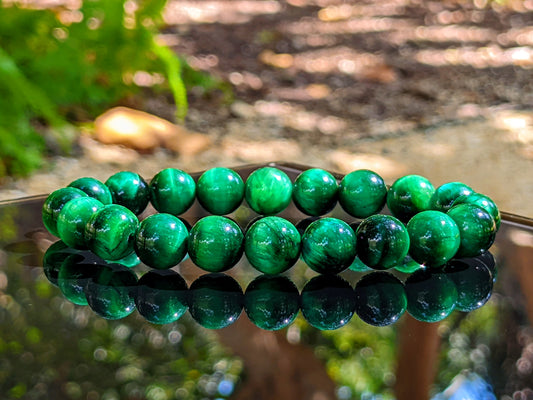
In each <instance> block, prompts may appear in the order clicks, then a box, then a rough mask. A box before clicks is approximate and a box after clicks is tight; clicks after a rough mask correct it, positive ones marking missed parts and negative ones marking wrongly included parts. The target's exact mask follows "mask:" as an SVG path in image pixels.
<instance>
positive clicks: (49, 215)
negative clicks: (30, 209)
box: [42, 187, 88, 237]
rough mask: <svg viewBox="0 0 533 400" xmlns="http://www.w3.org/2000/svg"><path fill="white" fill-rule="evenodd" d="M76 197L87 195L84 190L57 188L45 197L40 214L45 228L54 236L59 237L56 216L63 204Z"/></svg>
mask: <svg viewBox="0 0 533 400" xmlns="http://www.w3.org/2000/svg"><path fill="white" fill-rule="evenodd" d="M78 197H88V196H87V194H85V192H83V191H81V190H80V189H76V188H71V187H67V188H62V189H58V190H56V191H54V192H52V193H50V195H49V196H48V197H47V198H46V200H45V201H44V204H43V210H42V216H43V223H44V226H45V228H46V229H47V230H48V232H50V233H51V234H52V235H54V236H58V237H59V233H58V232H57V218H58V217H59V213H60V211H61V210H62V209H63V207H64V206H65V204H67V203H68V202H69V201H70V200H72V199H76V198H78Z"/></svg>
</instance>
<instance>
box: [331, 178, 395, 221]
mask: <svg viewBox="0 0 533 400" xmlns="http://www.w3.org/2000/svg"><path fill="white" fill-rule="evenodd" d="M386 199H387V186H386V185H385V182H384V181H383V178H382V177H381V176H379V175H378V174H376V173H375V172H373V171H369V170H367V169H359V170H357V171H353V172H350V173H349V174H348V175H346V176H345V177H344V178H343V179H342V181H341V184H340V186H339V203H340V205H341V206H342V208H343V209H344V211H346V212H347V213H348V214H350V215H352V216H354V217H356V218H366V217H369V216H371V215H373V214H376V213H378V212H379V211H381V209H382V208H383V206H384V205H385V201H386Z"/></svg>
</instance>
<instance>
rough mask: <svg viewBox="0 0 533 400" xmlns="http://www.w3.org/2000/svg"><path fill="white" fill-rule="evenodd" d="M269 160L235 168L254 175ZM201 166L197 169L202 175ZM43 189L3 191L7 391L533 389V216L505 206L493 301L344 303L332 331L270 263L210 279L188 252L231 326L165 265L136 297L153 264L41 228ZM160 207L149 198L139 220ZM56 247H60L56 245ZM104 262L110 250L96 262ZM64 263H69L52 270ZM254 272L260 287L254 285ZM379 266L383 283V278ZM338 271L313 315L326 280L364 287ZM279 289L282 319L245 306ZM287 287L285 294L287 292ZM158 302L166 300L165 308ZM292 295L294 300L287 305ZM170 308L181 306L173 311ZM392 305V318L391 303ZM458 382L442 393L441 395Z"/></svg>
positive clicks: (0, 284) (313, 297) (244, 211)
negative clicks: (373, 311)
mask: <svg viewBox="0 0 533 400" xmlns="http://www.w3.org/2000/svg"><path fill="white" fill-rule="evenodd" d="M269 165H271V166H276V167H278V168H280V169H282V170H283V171H284V172H285V173H287V175H288V176H289V177H290V178H291V180H292V181H293V182H294V180H295V179H296V177H297V176H298V174H299V173H300V172H301V171H302V170H303V169H306V167H303V166H298V165H292V164H269ZM258 167H260V166H245V167H240V168H236V169H235V170H236V171H237V172H238V173H239V174H240V175H241V177H242V178H243V179H246V177H247V176H248V175H249V174H250V173H251V172H252V171H253V170H255V169H256V168H258ZM192 176H193V177H194V178H195V180H196V179H198V177H199V176H200V173H197V174H192ZM336 178H338V179H340V178H342V177H341V176H336ZM45 198H46V196H37V197H32V198H26V199H22V200H17V201H13V202H9V201H8V202H2V203H0V249H1V250H0V397H1V398H2V399H4V398H6V399H11V398H28V399H48V398H54V399H123V398H124V399H204V398H205V399H219V398H223V399H224V398H232V399H233V398H234V399H250V398H254V399H271V398H272V399H274V398H276V399H289V398H298V399H334V398H339V399H352V398H353V399H359V398H362V399H393V398H396V399H399V400H400V399H426V398H433V397H434V398H435V399H439V400H440V399H447V398H454V397H450V396H449V394H450V393H452V392H453V391H454V390H455V391H456V393H460V392H457V390H458V388H460V389H461V390H470V391H471V393H474V392H475V390H477V392H475V393H481V392H482V391H483V390H486V387H485V386H484V385H486V383H489V384H491V385H492V390H493V392H494V393H495V396H496V398H498V399H512V398H513V395H515V396H517V392H521V393H523V394H524V396H526V395H527V393H528V390H529V389H528V388H532V387H533V328H532V322H533V295H532V293H533V290H532V289H533V274H531V271H530V269H531V260H532V259H533V258H532V256H533V221H532V220H530V219H527V218H522V217H519V216H516V215H511V214H508V213H502V226H501V228H500V230H499V232H498V234H497V237H496V242H495V245H494V246H493V247H492V248H491V253H492V254H493V255H494V256H495V258H496V266H497V267H496V273H495V274H494V276H495V283H494V289H493V293H492V296H491V297H490V299H489V300H488V302H487V303H486V304H485V305H483V306H482V307H480V308H479V309H477V310H475V311H471V312H468V313H467V312H460V311H457V310H456V311H453V312H452V314H451V315H450V316H449V317H447V318H445V319H444V320H442V321H441V322H435V323H426V322H419V321H417V320H415V319H414V318H412V317H411V316H409V315H408V314H407V312H406V313H405V314H403V315H402V316H401V317H400V318H399V319H398V321H396V322H393V323H392V324H391V325H388V326H384V327H374V326H371V325H368V324H367V323H365V322H363V320H361V318H359V317H358V316H357V315H354V316H353V317H352V318H351V320H350V321H349V322H347V323H346V322H345V321H344V320H343V318H346V315H345V313H344V314H343V312H344V310H343V309H342V307H338V308H337V309H336V311H338V313H339V315H342V316H341V317H339V318H340V320H338V321H330V320H332V318H333V317H334V316H332V315H331V314H330V315H328V316H326V317H325V318H324V320H328V321H330V322H331V323H332V325H331V326H335V327H337V326H341V325H343V326H342V327H340V328H339V329H335V330H331V331H320V330H318V329H317V328H315V327H313V326H311V325H310V324H309V323H308V322H306V321H305V319H304V317H303V316H302V312H301V311H300V312H299V313H298V316H297V317H296V319H295V320H294V321H293V322H292V323H291V321H292V318H293V317H294V316H293V315H292V314H293V312H294V304H295V303H294V296H293V293H294V292H293V289H292V287H291V284H290V281H283V282H277V283H276V282H274V281H272V282H266V281H265V280H264V279H260V280H257V277H258V276H259V275H261V273H260V272H258V271H256V270H255V269H253V268H252V267H251V266H250V265H249V263H248V262H247V260H246V257H244V256H243V257H242V258H241V260H240V262H239V263H238V264H237V266H235V267H234V268H232V269H230V270H229V271H226V274H227V276H225V275H223V276H219V274H217V275H216V276H215V275H212V276H210V277H205V278H202V279H201V280H200V281H199V280H198V279H199V278H200V277H201V276H203V275H206V272H205V271H202V270H200V269H199V268H198V267H196V266H194V264H193V263H192V262H191V260H190V259H188V258H186V259H185V260H184V261H182V262H181V263H180V264H179V265H178V266H176V267H174V268H173V271H175V272H177V273H179V275H181V277H183V278H184V280H185V282H186V284H187V287H188V288H191V286H193V288H194V289H195V290H194V296H189V299H190V298H191V297H194V298H195V299H199V300H198V302H197V303H195V310H194V314H195V316H196V318H197V319H199V320H201V321H202V325H204V326H208V327H220V326H225V325H226V324H228V321H229V322H231V324H230V325H229V326H227V327H226V328H223V329H214V330H213V329H206V328H204V327H202V326H201V325H200V324H199V323H197V322H196V321H195V320H194V319H193V318H192V317H191V313H190V312H185V313H183V310H184V303H185V302H186V301H185V300H184V294H183V286H182V282H181V279H180V278H179V276H178V275H175V274H172V273H170V275H172V279H173V281H172V282H171V281H170V280H171V278H170V275H169V274H168V273H167V274H160V275H158V276H153V277H151V279H147V278H145V279H143V281H142V282H141V283H144V286H143V288H144V289H143V290H144V291H143V297H142V299H141V300H139V299H135V298H134V296H131V293H132V292H135V290H136V287H137V285H138V283H137V281H138V279H139V278H140V277H141V276H143V275H145V274H146V272H148V271H150V269H149V268H148V267H146V266H144V265H142V264H140V265H138V266H135V267H133V268H128V267H127V265H129V264H128V263H127V262H126V261H125V262H124V264H125V265H126V266H122V267H118V266H116V265H115V266H113V267H112V268H115V271H111V267H109V266H106V265H102V262H101V261H98V260H97V258H96V257H95V256H92V255H91V254H90V253H88V252H85V253H83V252H82V253H79V252H75V251H71V250H65V249H64V248H63V247H62V245H61V243H57V238H55V237H53V236H52V235H50V234H49V233H48V232H47V231H46V230H45V228H44V226H43V223H42V219H41V207H42V204H43V202H44V200H45ZM153 212H154V210H153V208H151V207H150V208H149V209H147V210H146V211H145V212H144V213H143V215H141V216H140V218H141V219H142V218H144V217H146V216H147V215H149V214H151V213H153ZM384 212H385V213H386V212H387V211H386V210H384ZM205 215H207V213H206V212H205V210H204V209H203V208H202V207H201V206H200V205H199V204H198V202H197V201H195V203H194V204H193V206H192V208H191V209H189V210H188V211H187V212H186V213H185V214H183V215H182V216H181V217H182V218H183V219H184V220H186V221H187V222H188V223H189V224H190V225H193V224H194V223H195V222H196V221H197V220H198V219H199V218H201V217H203V216H205ZM280 216H282V217H284V218H286V219H288V220H289V221H291V222H292V223H293V224H295V225H296V226H297V227H300V228H301V226H303V225H305V224H306V223H308V222H309V221H304V222H302V220H305V219H306V218H308V217H306V216H305V215H304V214H302V213H301V212H300V211H299V210H298V209H297V208H296V207H295V206H294V204H292V203H291V204H290V205H289V207H288V208H287V209H286V210H285V211H283V212H282V213H281V214H280ZM328 216H333V217H336V218H340V219H343V220H344V221H346V222H348V223H349V224H354V223H355V224H357V222H358V221H357V220H356V219H355V218H353V217H350V216H349V215H348V214H346V213H345V212H343V211H342V209H341V208H340V207H339V206H337V207H336V208H335V209H334V210H333V211H331V212H330V213H329V214H328ZM230 217H231V218H233V219H234V220H235V221H236V222H237V223H238V224H239V225H240V226H241V228H242V229H243V230H244V229H245V228H246V226H248V225H249V223H250V222H251V221H252V220H254V219H255V218H256V217H257V214H256V213H254V212H253V211H252V210H250V209H249V208H248V207H247V206H246V205H245V204H243V205H242V206H241V207H239V208H238V209H237V210H236V211H235V212H234V213H232V214H230ZM352 226H354V225H352ZM52 245H53V246H55V247H54V248H52V250H54V249H55V250H57V251H56V252H52V251H51V250H49V249H50V246H52ZM47 250H48V252H47ZM45 253H46V255H47V256H46V259H45V260H44V265H45V268H43V257H44V255H45ZM58 257H59V258H58ZM135 261H136V260H133V262H132V263H133V264H135ZM95 262H99V264H100V266H99V267H98V268H96V267H95ZM58 263H59V265H61V266H62V268H60V269H55V268H54V265H58ZM65 266H66V267H65ZM361 269H362V268H359V267H358V266H357V265H355V264H354V265H353V266H352V267H350V269H349V270H347V271H345V272H343V273H342V274H341V275H340V276H341V277H342V278H343V279H344V280H345V281H347V282H348V284H349V285H350V286H351V287H352V288H353V287H355V285H356V284H357V282H359V281H360V279H361V278H362V277H363V276H367V275H368V274H369V273H371V271H370V272H369V271H361ZM404 270H407V268H405V269H404ZM394 274H395V275H396V276H397V277H398V278H399V279H400V280H401V281H402V282H405V280H406V279H407V277H408V276H409V275H408V274H406V273H401V272H399V271H395V272H394ZM283 275H284V276H287V277H288V278H289V279H290V280H291V281H292V282H293V283H294V285H295V286H296V288H297V289H298V291H299V292H300V293H301V292H302V291H303V290H304V288H306V285H307V283H308V282H309V281H311V280H312V279H313V278H314V277H315V276H317V274H316V273H315V272H313V271H312V270H311V269H309V268H308V267H307V266H306V265H305V264H304V263H303V261H301V260H300V261H298V262H297V263H296V265H295V266H293V267H292V268H291V269H290V270H289V271H287V272H286V273H284V274H283ZM95 276H96V277H95ZM158 279H159V281H158ZM254 280H256V283H255V284H254V287H253V290H252V289H251V290H250V291H249V293H248V295H246V294H245V292H246V289H247V287H248V285H249V284H250V283H251V282H252V281H254ZM371 280H379V281H380V282H381V284H385V283H384V282H383V280H380V279H377V278H373V279H368V281H371ZM174 281H175V283H173V282H174ZM259 281H263V282H264V283H263V284H262V287H263V291H260V290H259V289H258V288H257V286H258V283H257V282H259ZM325 281H327V282H326V283H322V282H318V283H317V281H316V279H315V281H314V283H313V284H312V285H309V286H307V288H306V289H305V293H306V300H305V303H306V305H305V307H307V308H306V310H307V311H306V312H307V313H308V314H309V315H310V314H313V317H312V318H316V314H319V311H320V310H319V309H317V308H316V306H314V305H313V304H319V303H320V302H322V303H320V304H324V299H323V298H322V297H321V296H327V295H328V293H329V294H330V295H331V296H330V297H331V298H333V299H335V298H339V297H340V298H341V300H342V299H345V300H346V301H345V302H342V301H341V305H344V306H346V304H345V303H349V302H352V301H355V300H353V299H352V297H351V296H352V295H351V294H348V295H346V294H345V293H346V287H345V286H344V284H342V283H338V282H337V280H336V279H329V278H328V279H325ZM329 281H335V282H334V284H333V287H329V288H328V289H327V290H326V292H327V293H326V294H324V293H322V292H320V291H318V290H317V288H321V287H322V286H323V285H326V286H327V283H328V282H329ZM193 282H196V283H195V284H194V285H193ZM209 282H211V283H209ZM235 282H236V283H238V284H239V285H240V287H241V289H242V293H241V291H239V290H238V285H237V286H236V285H234V283H235ZM265 282H266V283H265ZM394 282H396V281H394ZM394 282H393V283H394ZM172 285H175V286H172ZM89 287H90V289H89ZM173 287H174V288H177V289H176V290H175V291H174V295H173V296H171V295H168V296H164V293H163V292H164V291H165V290H168V291H169V292H172V290H171V289H172V288H173ZM394 287H395V288H397V286H394ZM154 288H156V289H157V288H161V290H160V291H159V292H158V291H156V290H154ZM265 288H266V289H265ZM269 290H272V291H273V292H274V295H275V296H276V297H275V299H273V300H271V301H272V304H276V306H277V307H278V308H277V309H276V310H277V313H275V314H276V315H272V316H271V317H272V318H280V320H279V321H274V322H273V321H270V320H267V319H265V318H266V317H265V316H264V314H258V313H260V312H262V310H261V308H260V307H257V308H255V307H253V305H252V304H248V306H247V307H244V306H245V303H246V301H245V300H244V298H245V296H248V298H250V299H259V300H261V299H262V300H261V301H267V302H268V301H270V300H269V299H268V293H269ZM87 293H90V294H91V295H87ZM95 293H96V295H95ZM162 293H163V294H162ZM343 293H344V294H343ZM361 293H364V296H362V295H361ZM361 293H360V295H359V297H365V296H367V293H374V292H373V291H372V290H370V289H368V290H365V291H361ZM171 294H172V293H171ZM339 294H342V296H339ZM157 295H159V297H158V296H157ZM252 295H253V296H252ZM391 295H393V293H392V291H391ZM281 296H286V299H287V300H286V301H285V302H283V301H280V299H281V298H282V297H281ZM343 296H344V297H343ZM346 296H348V297H346ZM156 297H157V299H156ZM398 298H400V299H401V298H402V297H401V296H400V297H398ZM265 299H266V300H265ZM135 300H136V301H137V305H141V307H142V308H143V314H145V315H147V316H148V318H150V319H151V320H152V322H157V323H150V322H148V321H147V320H146V319H145V318H144V317H143V316H142V315H141V314H140V313H139V312H138V311H137V310H136V309H135V308H136V304H135ZM259 300H257V301H259ZM274 300H275V301H274ZM326 300H330V299H329V298H328V299H326ZM154 302H159V303H157V304H160V305H161V304H163V305H162V306H161V307H162V308H163V311H162V312H161V314H158V315H157V316H154V307H155V306H153V303H154ZM200 303H203V304H208V307H210V308H209V309H208V310H207V311H209V312H211V313H213V312H214V313H215V314H216V315H214V317H213V319H216V324H215V323H213V324H211V323H210V322H209V321H208V322H206V318H207V317H209V315H207V314H209V312H208V313H206V312H205V311H206V310H205V308H204V309H202V307H197V305H198V304H200ZM326 303H327V301H326ZM330 303H331V301H330ZM87 304H88V305H87ZM283 304H290V307H287V309H283V310H281V309H280V307H282V306H283ZM300 306H302V304H301V303H300ZM313 307H315V308H313ZM244 308H246V310H244ZM360 308H361V307H358V309H360ZM240 309H242V312H240V316H239V310H240ZM291 310H292V311H291ZM95 311H96V312H95ZM313 311H315V312H313ZM97 312H98V313H97ZM246 312H250V313H252V312H253V313H254V314H253V318H254V319H255V320H256V322H258V321H259V323H260V324H262V325H263V326H264V327H266V328H269V329H278V328H281V329H280V330H275V331H274V330H264V329H260V328H258V327H257V326H255V325H254V324H253V323H252V322H250V320H249V319H248V318H247V316H246ZM365 312H368V307H367V308H366V311H365ZM99 314H100V315H104V316H105V317H106V318H107V319H104V318H102V317H100V316H99ZM182 314H183V315H182ZM385 314H387V313H385ZM173 318H174V319H176V318H177V320H175V321H174V322H172V321H173ZM237 318H238V319H237ZM383 318H384V319H385V320H387V321H389V320H390V321H395V317H394V315H392V314H390V313H388V314H387V315H384V316H383ZM235 319H237V320H236V321H234V320H235ZM333 319H334V318H333ZM367 320H369V321H370V320H372V318H367ZM168 321H171V322H168ZM284 321H285V322H286V324H284ZM287 324H288V327H283V326H285V325H287ZM315 325H316V324H315ZM318 325H320V324H318ZM452 382H453V385H452ZM450 385H452V388H451V389H448V391H447V392H445V394H442V395H440V394H438V393H441V392H443V391H444V390H445V389H446V388H447V387H449V386H450ZM465 388H466V389H465ZM480 391H481V392H480ZM487 393H489V392H485V394H484V395H483V396H486V397H475V396H474V397H471V398H493V397H490V395H489V394H487ZM442 396H448V397H442ZM506 396H508V397H506ZM461 398H463V397H461ZM519 398H521V397H519ZM524 398H525V397H524ZM454 399H455V398H454Z"/></svg>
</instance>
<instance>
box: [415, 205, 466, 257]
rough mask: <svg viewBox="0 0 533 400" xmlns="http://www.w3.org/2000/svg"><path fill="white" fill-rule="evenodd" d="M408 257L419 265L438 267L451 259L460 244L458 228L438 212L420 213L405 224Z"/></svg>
mask: <svg viewBox="0 0 533 400" xmlns="http://www.w3.org/2000/svg"><path fill="white" fill-rule="evenodd" d="M407 231H408V232H409V239H410V241H411V245H410V247H409V255H410V256H411V257H412V258H413V260H415V261H416V262H418V263H420V264H424V265H427V266H429V267H438V266H440V265H443V264H445V263H446V262H447V261H448V260H450V259H451V258H453V257H454V256H455V254H456V253H457V250H458V249H459V245H460V243H461V240H460V236H459V228H458V227H457V224H456V223H455V222H454V220H453V219H452V218H450V217H449V216H448V215H446V214H444V213H442V212H440V211H422V212H421V213H418V214H416V215H415V216H414V217H413V218H411V220H410V221H409V223H408V224H407Z"/></svg>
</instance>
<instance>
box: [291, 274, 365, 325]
mask: <svg viewBox="0 0 533 400" xmlns="http://www.w3.org/2000/svg"><path fill="white" fill-rule="evenodd" d="M301 308H302V314H303V316H304V318H305V319H306V320H307V322H309V324H311V325H312V326H314V327H315V328H317V329H320V330H331V329H337V328H340V327H341V326H343V325H346V324H347V323H348V321H350V319H351V318H352V316H353V313H354V310H355V292H354V291H353V289H352V287H351V286H350V284H349V283H348V282H346V281H345V280H344V279H342V278H341V277H339V276H335V275H320V276H316V277H314V278H313V279H311V280H310V281H309V282H307V284H306V285H305V286H304V288H303V290H302V295H301Z"/></svg>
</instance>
